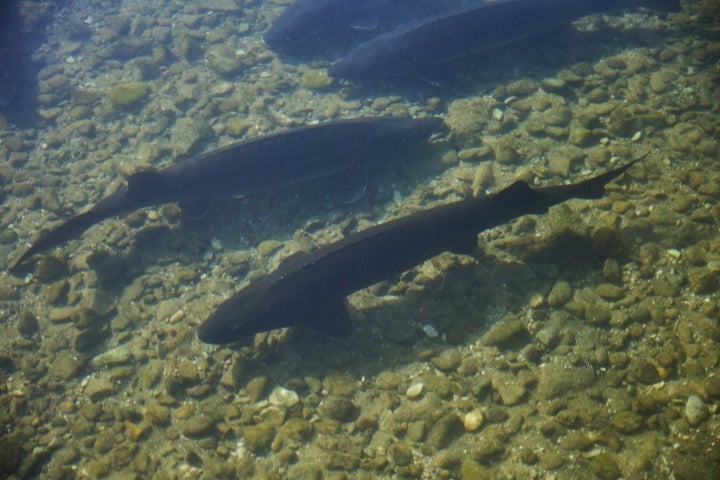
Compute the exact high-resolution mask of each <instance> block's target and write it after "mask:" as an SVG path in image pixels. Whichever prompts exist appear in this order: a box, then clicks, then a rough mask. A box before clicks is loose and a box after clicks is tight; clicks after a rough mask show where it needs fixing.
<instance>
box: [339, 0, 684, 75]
mask: <svg viewBox="0 0 720 480" xmlns="http://www.w3.org/2000/svg"><path fill="white" fill-rule="evenodd" d="M639 6H644V7H648V8H652V9H657V10H663V11H675V10H678V9H679V3H678V0H494V1H489V2H485V3H483V4H481V5H476V6H471V7H468V8H461V9H456V10H453V11H451V12H447V13H442V14H438V15H435V16H432V17H429V18H426V19H421V20H417V21H413V22H408V23H406V24H403V25H400V26H398V27H397V28H395V29H394V30H392V31H390V32H388V33H385V34H382V35H378V36H377V37H374V38H373V39H371V40H368V41H367V42H365V43H362V44H360V45H358V46H357V47H355V48H353V49H352V50H350V52H349V53H348V54H347V55H346V56H345V57H344V58H343V59H341V60H340V61H338V62H337V63H335V64H334V65H332V66H331V67H330V68H329V69H328V73H329V74H330V75H331V76H333V77H336V78H344V79H348V80H359V81H363V80H372V79H374V78H377V77H398V76H400V77H402V76H423V75H432V74H433V73H436V70H437V67H438V66H441V65H443V64H447V63H450V62H454V61H457V60H460V59H463V58H466V57H469V56H472V55H477V54H480V53H483V52H487V51H491V50H495V49H498V48H500V47H504V46H507V45H510V44H513V43H516V42H519V41H521V40H524V39H527V38H530V37H533V36H536V35H539V34H541V33H545V32H547V31H549V30H550V29H552V28H555V27H557V26H559V25H566V24H570V22H572V21H573V20H576V19H578V18H580V17H583V16H586V15H590V14H595V13H603V12H609V11H612V10H618V9H623V8H632V7H639Z"/></svg>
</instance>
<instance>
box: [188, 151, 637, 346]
mask: <svg viewBox="0 0 720 480" xmlns="http://www.w3.org/2000/svg"><path fill="white" fill-rule="evenodd" d="M636 161H637V160H636ZM633 163H635V161H634V162H631V163H628V164H627V165H624V166H622V167H620V168H617V169H615V170H612V171H609V172H607V173H605V174H602V175H599V176H596V177H593V178H591V179H589V180H585V181H583V182H580V183H576V184H571V185H562V186H557V187H547V188H539V189H533V188H531V187H530V186H529V185H528V184H527V183H525V182H524V181H518V182H515V183H513V184H512V185H510V186H509V187H507V188H505V189H503V190H501V191H499V192H497V193H495V194H492V195H488V196H486V197H483V198H473V199H469V200H461V201H458V202H454V203H449V204H446V205H442V206H439V207H435V208H431V209H429V210H426V211H421V212H418V213H415V214H412V215H408V216H405V217H401V218H398V219H396V220H391V221H389V222H386V223H381V224H379V225H376V226H374V227H371V228H368V229H366V230H362V231H360V232H357V233H353V234H351V235H348V236H347V237H345V238H343V239H342V240H339V241H337V242H334V243H331V244H329V245H326V246H324V247H321V248H319V249H317V250H314V251H310V252H303V253H297V254H295V255H292V256H290V257H288V258H287V259H285V260H284V261H283V262H281V263H280V265H279V266H278V268H277V269H276V270H275V271H273V272H272V273H270V274H269V275H267V276H265V277H262V278H260V279H258V280H256V281H254V282H252V283H250V284H249V285H248V286H247V287H245V288H244V289H242V290H240V291H239V292H238V293H236V294H235V295H234V296H232V297H230V298H229V299H227V300H226V301H224V302H223V303H221V304H220V306H219V307H218V308H217V310H215V312H213V313H212V314H211V315H210V316H209V317H208V318H207V320H205V322H204V323H203V324H202V325H201V326H200V327H199V329H198V338H199V339H200V340H201V341H203V342H207V343H214V344H222V343H229V342H233V341H236V340H238V339H240V338H243V337H247V336H250V335H253V334H256V333H259V332H264V331H269V330H274V329H277V328H283V327H291V326H295V325H301V324H303V325H307V326H309V327H311V328H313V329H315V330H317V331H319V332H321V333H323V334H325V335H328V336H331V337H346V336H349V335H350V334H351V332H352V324H351V321H350V318H349V314H348V312H347V310H346V308H345V297H346V296H348V295H350V294H351V293H353V292H356V291H358V290H360V289H362V288H365V287H368V286H370V285H372V284H374V283H377V282H379V281H382V280H386V279H388V278H391V277H393V276H395V275H398V274H400V273H402V272H404V271H406V270H408V269H410V268H412V267H413V266H415V265H418V264H420V263H422V262H423V261H425V260H427V259H429V258H432V257H434V256H435V255H438V254H440V253H441V252H443V251H452V252H457V253H472V252H473V251H474V250H475V249H476V247H477V235H478V233H479V232H481V231H483V230H486V229H489V228H492V227H495V226H497V225H500V224H503V223H505V222H508V221H510V220H513V219H515V218H517V217H520V216H522V215H528V214H542V213H545V212H547V210H548V208H550V207H551V206H552V205H555V204H558V203H561V202H564V201H566V200H569V199H571V198H585V199H593V198H600V197H602V196H603V194H604V186H605V184H607V183H608V182H609V181H610V180H612V179H613V178H615V177H617V176H618V175H620V174H621V173H623V172H624V171H625V170H627V169H628V168H629V167H630V165H632V164H633Z"/></svg>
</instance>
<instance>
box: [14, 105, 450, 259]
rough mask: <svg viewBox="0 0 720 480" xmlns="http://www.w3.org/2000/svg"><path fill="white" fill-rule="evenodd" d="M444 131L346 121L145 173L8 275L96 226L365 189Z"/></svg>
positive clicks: (33, 250)
mask: <svg viewBox="0 0 720 480" xmlns="http://www.w3.org/2000/svg"><path fill="white" fill-rule="evenodd" d="M443 128H444V124H443V121H442V119H441V118H437V117H428V118H419V119H410V118H391V117H372V118H357V119H352V120H339V121H335V122H327V123H323V124H318V125H313V126H307V127H300V128H296V129H293V130H289V131H286V132H281V133H276V134H273V135H268V136H265V137H261V138H257V139H253V140H249V141H245V142H240V143H235V144H232V145H228V146H226V147H223V148H220V149H217V150H213V151H211V152H208V153H205V154H203V155H200V156H198V157H195V158H194V159H191V160H188V161H187V162H182V163H179V164H177V165H173V166H171V167H168V168H166V169H164V170H159V171H145V172H138V173H135V174H133V175H130V176H129V177H128V178H127V185H126V186H123V187H122V188H120V189H119V190H118V191H117V192H115V193H114V194H112V195H110V196H109V197H106V198H104V199H103V200H101V201H100V202H98V203H97V204H96V205H95V206H93V207H92V208H91V209H90V210H88V211H87V212H85V213H81V214H79V215H77V216H75V217H73V218H71V219H70V220H67V221H66V222H65V223H62V224H60V225H59V226H58V227H56V228H54V229H53V230H50V231H49V232H47V233H45V234H43V235H41V236H40V237H39V238H38V239H37V240H36V241H35V242H34V243H33V244H32V245H31V246H30V248H29V249H28V250H26V251H25V252H24V253H23V254H22V255H20V256H19V257H18V258H17V259H16V260H15V261H13V262H11V263H10V265H9V267H8V268H9V270H10V271H11V272H15V271H18V270H19V268H20V266H21V265H22V263H23V262H25V261H26V260H27V259H29V258H30V257H31V256H33V255H35V254H37V253H40V252H42V251H45V250H47V249H49V248H52V247H55V246H57V245H60V244H62V243H64V242H66V241H67V240H70V239H71V238H74V237H76V236H78V235H80V234H81V233H83V232H84V231H85V230H87V229H88V228H90V227H91V226H93V225H95V224H96V223H98V222H100V221H102V220H104V219H106V218H108V217H112V216H116V215H122V214H126V213H128V212H131V211H133V210H136V209H138V208H141V207H146V206H149V205H157V204H162V203H172V202H181V204H182V203H201V202H204V201H207V200H209V199H213V198H218V197H230V196H236V195H244V194H251V193H258V192H263V191H268V190H273V189H278V188H282V187H286V186H290V185H296V184H300V183H304V182H309V181H312V180H318V179H328V180H330V179H335V178H338V177H347V176H355V177H358V178H359V179H360V180H361V181H364V179H365V172H364V168H365V167H366V166H368V164H370V163H371V162H373V161H377V160H379V159H387V158H389V157H390V156H392V155H393V154H397V153H399V152H401V151H403V150H406V149H409V148H411V147H413V146H414V145H416V144H419V143H420V142H422V141H424V140H426V139H428V138H429V137H430V135H431V134H432V133H434V132H437V131H440V130H442V129H443ZM343 179H344V178H343Z"/></svg>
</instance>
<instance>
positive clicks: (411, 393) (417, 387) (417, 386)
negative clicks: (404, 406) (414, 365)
mask: <svg viewBox="0 0 720 480" xmlns="http://www.w3.org/2000/svg"><path fill="white" fill-rule="evenodd" d="M424 387H425V385H424V384H423V383H422V382H418V383H414V384H413V385H410V386H409V387H408V389H407V391H406V392H405V396H406V397H407V398H410V399H414V398H418V397H419V396H420V395H421V394H422V392H423V389H424Z"/></svg>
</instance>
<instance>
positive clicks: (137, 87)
mask: <svg viewBox="0 0 720 480" xmlns="http://www.w3.org/2000/svg"><path fill="white" fill-rule="evenodd" d="M149 92H150V86H149V85H148V84H147V83H145V82H128V83H120V84H118V85H115V86H114V87H112V88H111V89H110V92H109V93H108V99H109V100H110V103H112V104H113V105H114V106H115V107H117V108H127V107H130V106H133V105H136V104H138V103H140V102H141V101H142V100H144V99H145V97H146V96H147V94H148V93H149Z"/></svg>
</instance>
